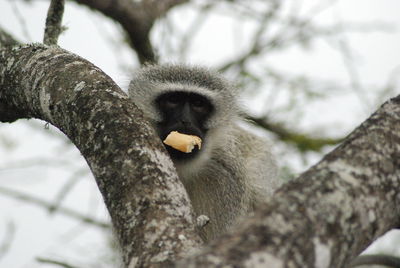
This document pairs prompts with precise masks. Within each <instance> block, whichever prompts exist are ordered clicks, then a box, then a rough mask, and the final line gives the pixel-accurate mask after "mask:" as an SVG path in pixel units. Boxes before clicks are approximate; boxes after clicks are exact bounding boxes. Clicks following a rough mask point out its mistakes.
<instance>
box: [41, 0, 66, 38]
mask: <svg viewBox="0 0 400 268" xmlns="http://www.w3.org/2000/svg"><path fill="white" fill-rule="evenodd" d="M63 14H64V0H52V1H51V3H50V7H49V10H48V11H47V18H46V28H45V30H44V38H43V43H44V44H45V45H57V41H58V37H59V36H60V34H61V32H62V27H61V22H62V17H63Z"/></svg>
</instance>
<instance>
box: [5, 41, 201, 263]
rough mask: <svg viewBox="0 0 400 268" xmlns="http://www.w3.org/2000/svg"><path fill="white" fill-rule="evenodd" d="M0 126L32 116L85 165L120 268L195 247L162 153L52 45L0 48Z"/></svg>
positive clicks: (138, 117) (102, 84) (181, 195)
mask: <svg viewBox="0 0 400 268" xmlns="http://www.w3.org/2000/svg"><path fill="white" fill-rule="evenodd" d="M0 107H1V108H2V110H1V111H0V121H3V122H10V121H13V120H16V119H18V118H32V117H34V118H40V119H42V120H45V121H47V122H50V123H52V124H53V125H55V126H56V127H58V128H59V129H60V130H62V131H63V132H64V133H65V134H66V135H67V136H68V137H69V139H71V141H72V142H73V143H74V144H75V145H76V146H77V148H78V149H79V150H80V152H81V153H82V155H83V156H84V157H85V159H86V161H87V162H88V164H89V166H90V168H91V171H92V173H93V174H94V177H95V178H96V181H97V184H98V186H99V188H100V191H101V193H102V195H103V198H104V201H105V204H106V206H107V208H108V210H109V213H110V215H111V219H112V222H113V225H114V227H115V232H116V235H117V237H118V240H119V242H120V245H121V248H122V251H123V257H124V263H125V264H126V265H128V264H129V263H131V265H133V264H134V263H136V264H137V265H138V266H141V265H143V266H150V265H155V266H156V265H165V264H166V263H168V262H171V261H173V260H174V259H176V258H177V257H180V256H182V254H184V253H185V252H187V251H188V250H191V249H192V248H193V247H197V246H198V245H199V241H200V240H199V238H198V236H197V235H196V234H195V232H194V227H193V226H194V225H193V219H192V214H191V210H190V203H189V201H188V197H187V195H186V192H185V190H184V188H183V186H182V184H181V183H180V181H179V179H178V177H177V175H176V172H175V170H174V168H173V165H172V162H171V161H170V159H169V157H168V155H167V153H166V151H165V150H164V148H163V146H162V145H161V143H160V141H159V140H158V139H157V138H156V135H155V134H154V133H153V130H152V128H150V127H149V126H148V124H147V122H146V121H144V120H143V116H142V114H141V112H140V111H139V110H138V109H137V108H136V106H134V105H133V103H132V101H131V100H130V99H128V97H127V96H126V95H125V94H124V93H123V92H122V91H121V90H120V89H119V88H118V87H117V86H116V85H115V84H114V82H113V81H112V80H111V79H110V78H109V77H108V76H106V75H105V74H104V73H102V72H101V71H100V70H99V69H98V68H96V67H95V66H93V65H92V64H90V63H89V62H87V61H85V60H83V59H81V58H79V57H78V56H76V55H73V54H71V53H68V52H66V51H64V50H62V49H60V48H57V47H45V46H42V45H38V44H34V45H26V46H22V47H19V48H18V47H14V48H13V49H11V48H9V49H3V50H0Z"/></svg>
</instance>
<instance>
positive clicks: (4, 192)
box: [0, 187, 110, 228]
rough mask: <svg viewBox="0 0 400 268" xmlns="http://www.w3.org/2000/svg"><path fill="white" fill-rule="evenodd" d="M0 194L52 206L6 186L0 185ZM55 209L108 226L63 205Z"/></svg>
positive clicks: (85, 220)
mask: <svg viewBox="0 0 400 268" xmlns="http://www.w3.org/2000/svg"><path fill="white" fill-rule="evenodd" d="M0 194H1V195H6V196H10V197H12V198H15V199H19V200H22V201H27V202H29V203H31V204H35V205H39V206H41V207H44V208H46V209H48V210H51V209H53V208H54V204H52V203H49V202H47V201H46V200H43V199H40V198H38V197H34V196H30V195H28V194H26V193H21V192H19V191H16V190H13V189H8V188H4V187H0ZM57 211H58V212H60V213H62V214H64V215H67V216H70V217H72V218H75V219H78V220H80V221H82V222H84V223H89V224H93V225H95V226H98V227H101V228H110V224H109V223H107V222H104V221H100V220H96V219H93V218H91V217H88V216H86V215H84V214H82V213H80V212H77V211H75V210H72V209H68V208H65V207H58V208H57Z"/></svg>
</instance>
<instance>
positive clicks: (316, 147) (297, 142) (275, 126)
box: [247, 116, 343, 152]
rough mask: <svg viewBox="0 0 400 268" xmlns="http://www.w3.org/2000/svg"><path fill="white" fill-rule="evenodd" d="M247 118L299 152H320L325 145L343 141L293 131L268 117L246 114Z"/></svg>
mask: <svg viewBox="0 0 400 268" xmlns="http://www.w3.org/2000/svg"><path fill="white" fill-rule="evenodd" d="M247 119H248V120H249V121H250V122H254V123H255V125H257V126H259V127H261V128H264V129H266V130H269V131H271V132H272V133H274V134H275V135H277V136H278V138H279V139H280V140H282V141H284V142H287V143H289V144H292V145H293V146H295V147H296V148H297V149H298V150H299V151H300V152H307V151H315V152H321V150H322V149H323V148H324V147H325V146H328V145H336V144H339V143H340V142H342V141H343V139H334V138H317V137H312V136H311V135H307V134H304V133H298V132H294V131H291V130H289V129H288V128H286V127H285V126H283V125H282V124H279V123H274V122H271V121H269V120H268V118H265V117H253V116H247Z"/></svg>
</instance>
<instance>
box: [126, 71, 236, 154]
mask: <svg viewBox="0 0 400 268" xmlns="http://www.w3.org/2000/svg"><path fill="white" fill-rule="evenodd" d="M129 95H130V97H131V98H132V100H133V101H134V102H135V104H136V105H138V106H139V108H140V109H141V110H142V111H143V112H144V115H145V117H146V118H147V119H148V120H149V121H150V122H151V123H152V124H153V126H154V128H155V129H156V131H157V133H158V135H159V136H160V139H161V140H164V139H165V138H166V137H167V135H168V134H169V133H170V132H171V131H178V132H180V133H183V134H189V135H195V136H198V137H200V138H201V139H202V141H203V144H202V148H201V150H199V149H198V148H197V147H196V148H195V149H194V150H193V151H192V152H191V153H183V152H180V151H178V150H175V149H174V148H172V147H170V146H166V149H167V150H168V152H169V154H170V156H171V158H172V159H173V160H174V162H183V161H188V160H192V159H196V158H198V157H199V156H201V155H206V154H207V152H208V151H209V150H210V148H212V147H213V146H212V144H213V143H214V144H216V143H218V142H220V141H219V140H220V139H221V136H222V135H223V134H226V133H224V129H227V127H229V126H231V125H232V122H233V121H234V120H235V118H236V117H237V114H238V112H237V110H238V109H237V105H236V100H235V97H234V95H235V89H234V88H233V87H232V86H231V85H230V84H229V83H228V82H227V81H226V80H225V79H223V78H222V77H221V76H220V75H218V74H217V73H214V72H211V71H209V70H207V69H204V68H199V67H190V66H183V65H150V66H146V67H144V68H143V69H141V70H140V71H139V72H138V73H137V75H136V76H135V77H134V78H133V80H132V81H131V83H130V85H129Z"/></svg>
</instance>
